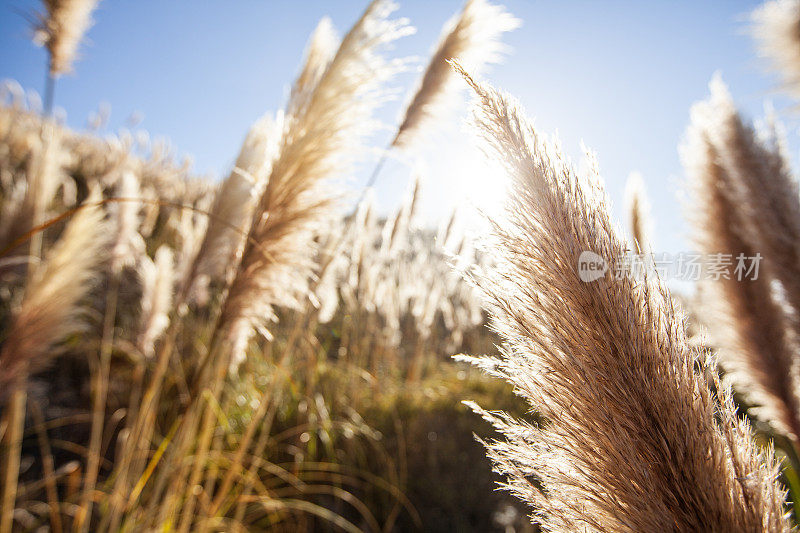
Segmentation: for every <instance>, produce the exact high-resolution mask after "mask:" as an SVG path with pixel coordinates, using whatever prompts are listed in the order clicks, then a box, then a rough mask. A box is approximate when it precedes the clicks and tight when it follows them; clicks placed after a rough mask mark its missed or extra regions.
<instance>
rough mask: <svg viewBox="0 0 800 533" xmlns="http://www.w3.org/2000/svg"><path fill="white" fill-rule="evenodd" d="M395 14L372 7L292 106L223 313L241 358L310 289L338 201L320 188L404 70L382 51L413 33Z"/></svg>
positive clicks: (351, 152)
mask: <svg viewBox="0 0 800 533" xmlns="http://www.w3.org/2000/svg"><path fill="white" fill-rule="evenodd" d="M394 9H395V5H394V4H393V3H391V2H387V1H383V0H376V1H373V2H372V3H371V4H370V5H369V7H368V8H367V10H366V11H365V13H364V14H363V15H362V17H361V19H360V20H359V21H358V22H357V23H356V24H355V26H354V27H353V28H352V29H351V30H350V32H349V33H348V34H347V35H346V36H345V37H344V39H343V40H342V43H341V45H340V47H339V50H338V51H337V52H336V55H335V56H334V57H333V59H332V60H331V63H330V65H329V66H328V68H327V69H326V70H325V72H324V73H323V74H322V77H321V78H320V80H319V82H318V83H317V84H316V87H314V89H313V91H312V92H311V94H310V95H308V96H304V97H303V98H302V99H303V100H304V103H303V104H302V105H298V104H296V103H295V100H294V99H293V101H292V102H290V103H289V105H288V108H287V109H289V110H292V109H294V112H293V113H292V114H287V115H286V117H285V119H284V125H283V135H282V139H281V142H280V147H279V153H278V156H277V157H276V159H275V161H274V162H273V165H272V170H271V172H270V176H269V180H268V182H267V184H266V187H265V189H264V192H263V193H262V195H261V198H260V200H259V203H258V206H257V207H256V209H255V213H254V218H253V222H252V224H251V228H250V234H249V238H248V242H247V243H246V245H245V250H244V253H243V255H242V261H241V264H240V265H239V268H238V271H237V273H236V276H235V279H234V281H233V283H232V284H231V288H230V292H229V295H228V297H227V299H226V302H225V305H224V307H223V312H222V318H221V324H223V326H224V329H226V330H227V331H228V333H229V334H230V335H231V338H232V339H235V340H236V342H235V343H234V345H235V346H236V348H235V353H241V347H242V346H243V344H244V343H245V342H246V341H247V339H248V338H249V336H250V333H251V331H252V329H253V328H254V327H255V328H257V329H260V330H261V331H262V332H264V333H266V331H265V330H264V329H263V327H262V326H263V325H264V323H265V321H266V320H268V319H269V318H270V317H272V316H273V313H272V305H273V304H275V303H281V304H283V305H293V304H296V303H297V298H298V296H299V294H301V293H302V291H303V287H304V286H305V285H306V281H307V278H308V275H309V273H310V271H311V258H312V254H309V252H308V251H309V247H310V246H312V240H311V235H310V230H311V228H312V226H313V225H314V224H315V223H318V222H319V221H320V220H321V219H322V218H324V216H325V212H326V211H327V210H328V207H329V206H330V204H331V201H332V197H331V195H330V193H328V192H327V191H324V190H323V189H321V186H322V185H323V183H324V182H325V181H326V180H327V179H329V178H332V177H336V176H340V175H342V174H343V173H344V171H346V169H347V168H348V167H349V164H350V163H351V161H352V160H353V158H354V157H355V156H356V155H357V154H358V152H359V147H360V140H361V139H362V138H363V136H364V134H365V133H367V132H369V131H370V130H371V129H372V126H373V125H374V121H373V119H372V112H373V110H374V109H375V108H376V107H377V105H378V104H379V103H380V97H381V91H380V88H381V85H382V83H383V82H384V81H385V80H387V79H388V78H389V77H390V76H391V75H392V74H393V73H394V72H395V71H396V70H397V68H398V66H397V65H394V64H392V63H390V62H387V61H386V60H385V59H384V58H383V57H381V56H380V55H379V53H378V50H379V48H381V47H382V46H384V45H386V44H388V43H389V42H391V41H393V40H395V39H397V38H399V37H401V36H403V35H406V34H408V33H410V31H411V28H410V27H409V26H408V25H407V21H406V20H404V19H398V20H389V19H388V18H387V17H388V16H389V15H390V14H391V12H392V11H394ZM302 92H303V91H299V93H302ZM295 94H298V91H295Z"/></svg>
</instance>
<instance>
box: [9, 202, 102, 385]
mask: <svg viewBox="0 0 800 533" xmlns="http://www.w3.org/2000/svg"><path fill="white" fill-rule="evenodd" d="M99 199H100V196H99V194H98V193H97V192H95V193H93V194H92V195H91V196H90V197H89V198H87V200H86V203H85V207H83V208H82V209H81V210H80V211H78V213H77V214H75V215H74V216H73V218H72V220H71V221H70V222H69V223H68V224H67V227H66V228H65V229H64V232H63V234H62V235H61V237H60V238H59V240H58V241H57V242H56V244H55V245H54V246H53V247H52V248H51V249H50V250H49V251H48V252H47V254H46V255H45V258H44V262H43V263H42V264H41V265H39V267H38V268H36V270H35V272H34V273H33V275H32V277H31V280H30V282H29V283H28V284H27V286H26V287H25V294H24V296H23V298H22V303H21V304H20V306H19V309H18V310H17V311H16V312H15V313H14V315H13V319H12V320H13V324H12V326H11V328H10V330H9V333H8V337H7V338H6V339H5V341H4V342H3V348H2V352H0V390H2V391H7V390H8V388H9V384H10V383H11V382H12V381H14V380H15V379H17V378H18V377H20V376H24V375H27V374H29V373H32V372H36V371H39V370H42V369H44V368H45V367H46V366H47V365H48V363H50V361H51V360H52V359H53V355H54V350H53V347H54V345H55V344H56V343H58V342H59V341H61V340H63V339H64V338H65V337H66V336H68V335H70V334H72V333H75V332H78V331H80V330H81V329H82V328H83V326H84V321H83V319H82V310H83V309H82V307H81V300H82V299H83V298H84V296H86V294H87V293H88V291H89V289H90V287H91V285H92V282H93V280H94V279H95V276H96V275H97V267H98V265H99V264H100V262H101V260H102V257H103V253H102V252H103V249H104V247H105V245H106V233H107V231H106V226H105V222H104V221H103V211H102V209H101V208H100V207H99V206H97V205H96V204H97V202H98V201H99Z"/></svg>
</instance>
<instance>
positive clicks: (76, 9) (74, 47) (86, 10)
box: [34, 0, 99, 78]
mask: <svg viewBox="0 0 800 533" xmlns="http://www.w3.org/2000/svg"><path fill="white" fill-rule="evenodd" d="M43 3H44V7H45V9H46V11H47V14H46V15H39V24H38V26H37V27H36V31H35V34H34V41H35V42H36V43H37V44H39V45H42V46H45V47H46V48H47V50H48V51H49V52H50V75H51V76H52V77H54V78H55V77H58V76H60V75H62V74H66V73H69V72H71V71H72V64H73V63H74V62H75V59H76V58H77V55H78V47H79V46H80V44H81V41H82V40H83V35H84V34H85V33H86V31H87V30H88V29H89V28H90V27H91V26H92V12H93V11H94V10H95V8H96V7H97V4H98V3H99V0H43Z"/></svg>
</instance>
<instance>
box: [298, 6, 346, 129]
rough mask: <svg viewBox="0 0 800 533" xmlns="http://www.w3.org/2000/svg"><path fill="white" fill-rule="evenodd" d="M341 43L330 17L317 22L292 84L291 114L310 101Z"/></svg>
mask: <svg viewBox="0 0 800 533" xmlns="http://www.w3.org/2000/svg"><path fill="white" fill-rule="evenodd" d="M340 44H341V42H340V40H339V36H338V35H337V34H336V28H334V27H333V22H331V19H329V18H328V17H322V20H320V21H319V24H317V27H316V29H314V33H312V34H311V38H310V39H309V41H308V46H307V47H306V52H305V59H304V61H303V67H302V68H301V69H300V73H299V74H298V75H297V79H296V80H295V82H294V85H293V86H292V94H291V96H290V98H289V109H288V111H287V113H288V114H290V115H295V114H297V112H298V111H299V110H300V108H302V107H303V105H306V104H307V103H308V102H307V101H308V98H310V97H311V95H312V94H313V92H314V89H315V88H316V86H317V84H318V83H319V80H320V79H321V78H322V76H323V74H325V71H326V70H327V69H328V66H330V64H331V61H332V60H333V57H334V56H335V55H336V51H337V50H338V48H339V45H340Z"/></svg>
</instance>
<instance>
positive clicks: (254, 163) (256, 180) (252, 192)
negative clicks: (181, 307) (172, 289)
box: [185, 114, 281, 291]
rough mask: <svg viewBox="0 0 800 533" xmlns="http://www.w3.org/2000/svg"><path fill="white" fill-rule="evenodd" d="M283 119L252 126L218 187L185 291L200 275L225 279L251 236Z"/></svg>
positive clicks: (268, 118) (268, 119)
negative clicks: (257, 204)
mask: <svg viewBox="0 0 800 533" xmlns="http://www.w3.org/2000/svg"><path fill="white" fill-rule="evenodd" d="M280 128H281V118H280V117H278V119H277V120H276V119H274V118H273V117H272V116H271V115H269V114H267V115H264V116H263V117H262V118H261V119H259V120H258V121H257V122H256V123H255V124H253V126H252V127H251V128H250V131H249V132H248V134H247V137H246V138H245V141H244V144H243V145H242V148H241V150H240V152H239V156H238V157H237V159H236V165H235V167H234V169H233V170H232V171H231V173H230V175H229V176H228V178H227V179H226V180H225V181H224V182H223V183H222V185H221V186H220V188H219V189H218V190H217V193H216V196H215V198H214V205H213V207H212V209H211V216H210V217H209V222H208V228H207V229H206V232H205V235H204V237H203V241H202V243H201V244H200V248H199V250H198V252H197V256H196V258H195V259H194V265H193V266H192V268H191V270H190V271H189V272H188V273H187V277H188V278H189V279H187V280H186V281H185V290H187V291H188V290H189V289H191V288H192V285H194V284H195V283H196V281H197V279H196V278H197V277H198V276H199V277H206V278H209V279H217V280H219V279H222V278H224V277H225V274H226V270H227V269H229V268H230V265H231V264H232V262H233V264H235V257H236V255H237V253H241V248H242V243H243V242H244V238H245V236H246V235H247V232H248V230H249V227H250V222H251V220H252V216H253V208H254V207H255V204H256V200H257V199H258V197H259V196H260V194H261V192H262V191H263V189H264V185H265V183H266V181H267V177H268V176H269V171H270V169H271V167H272V159H273V158H274V156H275V153H276V151H277V147H278V141H279V140H280Z"/></svg>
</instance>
